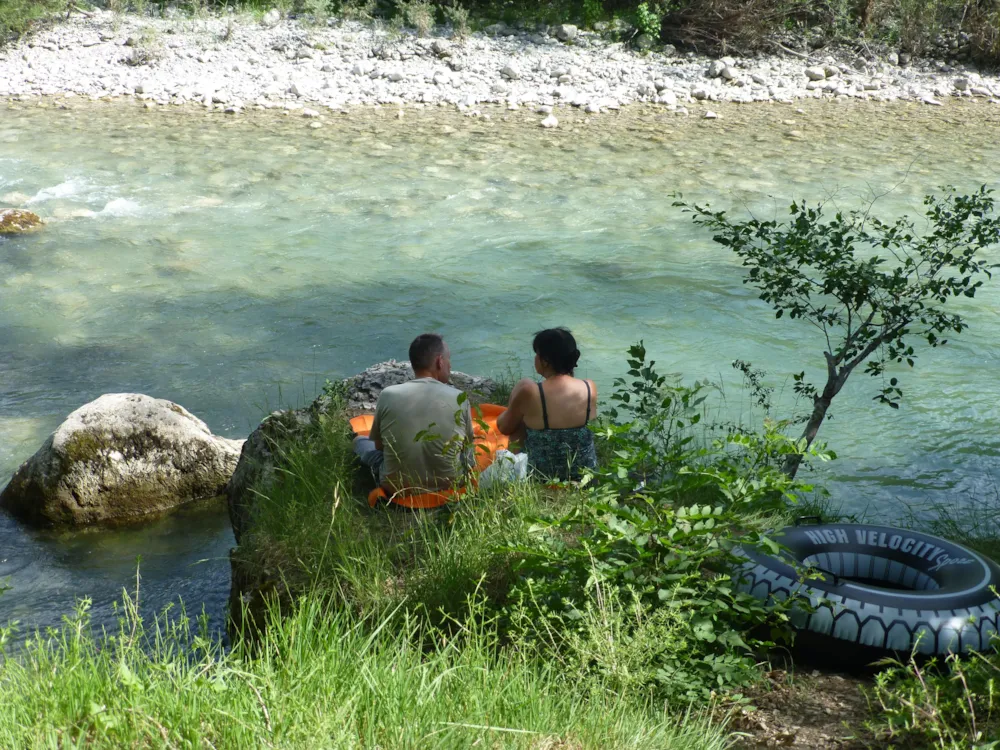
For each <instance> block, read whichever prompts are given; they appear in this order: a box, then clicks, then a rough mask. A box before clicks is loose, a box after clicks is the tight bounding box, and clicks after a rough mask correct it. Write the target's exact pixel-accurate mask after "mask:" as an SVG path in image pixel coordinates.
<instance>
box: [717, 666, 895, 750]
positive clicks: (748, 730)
mask: <svg viewBox="0 0 1000 750" xmlns="http://www.w3.org/2000/svg"><path fill="white" fill-rule="evenodd" d="M870 684H871V683H870V681H869V680H866V679H864V678H860V677H854V676H849V675H839V674H824V673H821V672H816V671H814V672H811V673H805V672H798V673H794V674H793V673H789V672H786V671H784V670H780V669H777V670H774V671H772V672H768V673H767V675H766V677H765V679H764V680H763V681H762V682H761V683H759V684H758V685H755V686H754V687H753V688H752V689H750V690H749V691H748V692H747V697H748V698H749V699H750V703H751V704H752V705H753V706H754V708H752V709H751V708H737V709H736V711H735V712H734V717H733V721H732V723H731V725H730V726H731V728H732V729H733V730H735V731H736V732H737V733H739V734H740V735H741V736H740V737H739V739H738V741H737V743H736V747H737V748H739V749H740V750H750V748H754V749H756V748H772V747H774V748H777V747H787V748H802V749H803V750H805V748H809V749H810V750H813V749H820V748H829V749H831V750H832V749H833V748H836V749H837V750H860V748H879V747H884V745H883V744H881V743H879V742H878V741H877V740H876V738H875V737H874V735H873V734H872V732H870V731H869V730H868V729H866V727H865V722H866V721H867V720H868V719H869V718H870V716H871V714H870V713H869V710H868V702H867V701H866V700H865V697H864V695H863V694H862V692H861V688H862V687H864V686H867V685H870Z"/></svg>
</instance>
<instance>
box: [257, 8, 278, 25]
mask: <svg viewBox="0 0 1000 750" xmlns="http://www.w3.org/2000/svg"><path fill="white" fill-rule="evenodd" d="M280 21H281V13H280V12H279V11H278V9H277V8H271V10H269V11H268V12H267V13H265V14H264V15H263V16H262V17H261V19H260V25H261V26H263V27H264V28H265V29H273V28H274V27H275V26H277V25H278V23H279V22H280Z"/></svg>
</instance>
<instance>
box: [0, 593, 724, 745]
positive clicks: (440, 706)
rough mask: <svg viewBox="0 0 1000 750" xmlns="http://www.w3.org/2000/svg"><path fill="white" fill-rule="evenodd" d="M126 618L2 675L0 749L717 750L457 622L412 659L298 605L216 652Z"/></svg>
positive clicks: (391, 640)
mask: <svg viewBox="0 0 1000 750" xmlns="http://www.w3.org/2000/svg"><path fill="white" fill-rule="evenodd" d="M132 612H133V613H130V614H128V615H127V616H126V617H125V619H124V620H123V622H122V630H121V632H120V633H118V634H116V635H115V636H114V637H112V638H110V639H107V640H102V641H98V640H95V639H94V638H92V637H91V636H89V635H87V632H88V631H87V621H86V611H85V608H83V607H81V608H80V610H79V611H78V613H77V615H76V616H75V617H73V618H70V619H69V620H68V621H67V624H66V625H65V627H63V628H62V630H61V631H60V632H58V633H53V634H50V635H49V636H43V637H39V638H37V639H35V640H33V641H30V642H29V643H28V645H27V648H26V650H25V651H24V652H23V653H21V654H19V655H18V656H17V658H8V659H6V660H5V661H4V663H3V666H2V667H0V695H2V697H3V701H2V704H0V746H2V747H7V748H43V747H44V748H57V747H58V748H68V747H83V746H86V747H102V748H119V747H160V748H181V747H185V748H248V747H281V748H319V747H322V748H355V747H365V748H374V747H382V748H417V747H419V748H431V747H435V748H459V747H472V746H482V747H512V748H532V749H541V748H552V749H553V750H554V749H555V748H636V749H638V748H648V747H662V748H678V749H683V750H717V749H718V750H721V749H722V748H724V747H725V746H726V742H725V733H724V731H723V729H722V728H720V727H718V726H715V725H712V724H710V722H709V719H708V717H706V716H704V715H702V716H695V715H684V714H679V715H671V714H667V713H665V712H664V711H663V710H662V709H658V708H657V707H656V706H653V705H644V704H642V703H641V702H638V701H629V700H621V699H620V698H619V697H618V696H615V695H614V694H612V693H610V692H609V691H606V690H602V689H601V686H600V685H599V684H597V683H593V682H591V683H589V684H586V685H579V684H574V683H572V682H570V681H569V680H568V679H566V677H565V676H564V675H561V674H560V672H559V669H558V665H557V664H555V663H544V662H540V661H538V660H535V659H532V658H530V657H528V656H526V655H524V654H521V653H518V652H517V651H514V650H511V649H502V648H500V646H499V644H498V643H497V639H496V635H495V633H494V632H492V631H491V630H489V629H488V628H482V627H480V626H479V625H478V624H477V619H476V618H472V617H470V618H468V619H467V620H465V621H463V622H462V623H457V625H458V627H457V629H456V632H455V633H454V634H453V636H452V637H451V638H449V639H448V640H447V641H444V640H437V641H435V642H434V643H433V645H427V639H426V638H423V637H420V635H421V634H420V633H419V632H418V631H419V626H418V625H417V624H416V623H415V622H412V621H406V620H405V618H404V621H403V622H402V623H399V622H393V623H392V624H391V625H390V624H389V623H388V622H387V621H386V622H381V623H380V622H378V621H370V620H364V619H356V618H354V617H352V616H350V615H349V614H348V613H345V612H344V611H342V610H330V609H327V608H325V607H324V606H323V605H321V604H320V603H319V601H318V599H317V598H315V597H306V598H304V599H303V600H301V601H300V602H298V603H297V605H296V607H295V610H294V612H293V613H292V614H291V615H290V616H288V617H285V618H282V617H280V616H275V617H274V619H273V620H272V622H271V623H270V627H269V628H268V630H267V635H266V637H265V638H264V639H263V640H262V641H261V642H260V644H259V646H258V648H256V649H254V650H253V651H252V652H250V651H248V650H246V649H244V647H243V646H242V645H237V646H236V648H235V649H234V650H232V651H231V652H229V653H224V652H223V651H222V650H221V649H220V647H219V646H218V645H217V644H212V643H210V642H208V641H207V640H205V639H204V638H200V637H198V636H197V634H196V632H194V633H193V632H192V630H193V628H192V626H191V623H190V622H189V621H188V620H186V619H183V618H177V619H174V620H173V621H172V624H169V625H166V626H165V627H164V626H163V624H162V623H161V624H160V626H155V627H143V626H142V625H141V624H140V623H138V622H137V621H136V619H135V616H134V610H132ZM194 630H196V628H195V629H194ZM420 644H423V646H421V645H420Z"/></svg>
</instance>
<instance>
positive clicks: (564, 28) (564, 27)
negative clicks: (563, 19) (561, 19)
mask: <svg viewBox="0 0 1000 750" xmlns="http://www.w3.org/2000/svg"><path fill="white" fill-rule="evenodd" d="M579 31H580V30H579V29H578V28H577V27H576V26H574V25H573V24H571V23H563V24H560V25H558V26H556V28H555V38H556V39H558V40H559V41H560V42H572V41H573V40H574V39H576V36H577V34H578V33H579Z"/></svg>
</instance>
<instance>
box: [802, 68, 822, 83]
mask: <svg viewBox="0 0 1000 750" xmlns="http://www.w3.org/2000/svg"><path fill="white" fill-rule="evenodd" d="M806 78H808V79H809V80H810V81H822V80H823V79H825V78H826V70H825V69H824V68H823V67H822V66H821V65H814V66H812V67H810V68H806Z"/></svg>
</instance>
